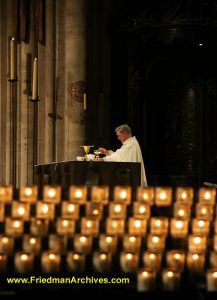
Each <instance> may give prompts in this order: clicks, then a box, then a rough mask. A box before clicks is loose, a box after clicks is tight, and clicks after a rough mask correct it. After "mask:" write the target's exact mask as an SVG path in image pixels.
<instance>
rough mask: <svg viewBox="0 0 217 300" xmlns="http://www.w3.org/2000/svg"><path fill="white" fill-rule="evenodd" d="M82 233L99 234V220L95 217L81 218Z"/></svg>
mask: <svg viewBox="0 0 217 300" xmlns="http://www.w3.org/2000/svg"><path fill="white" fill-rule="evenodd" d="M81 233H82V234H83V235H94V236H96V235H98V233H99V221H98V220H94V219H86V218H82V219H81Z"/></svg>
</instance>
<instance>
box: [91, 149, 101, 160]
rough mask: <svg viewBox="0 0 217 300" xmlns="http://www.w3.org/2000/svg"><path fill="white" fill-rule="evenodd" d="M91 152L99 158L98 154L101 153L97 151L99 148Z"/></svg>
mask: <svg viewBox="0 0 217 300" xmlns="http://www.w3.org/2000/svg"><path fill="white" fill-rule="evenodd" d="M93 152H94V154H95V155H96V158H97V159H98V158H99V155H100V154H101V153H102V152H101V151H99V150H94V151H93Z"/></svg>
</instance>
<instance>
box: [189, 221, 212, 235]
mask: <svg viewBox="0 0 217 300" xmlns="http://www.w3.org/2000/svg"><path fill="white" fill-rule="evenodd" d="M209 228H210V222H209V221H208V220H203V219H193V220H192V233H193V234H200V235H206V236H207V235H208V234H209Z"/></svg>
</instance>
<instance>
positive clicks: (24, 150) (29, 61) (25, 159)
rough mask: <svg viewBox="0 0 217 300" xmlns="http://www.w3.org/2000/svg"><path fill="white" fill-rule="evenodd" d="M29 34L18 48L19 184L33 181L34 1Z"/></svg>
mask: <svg viewBox="0 0 217 300" xmlns="http://www.w3.org/2000/svg"><path fill="white" fill-rule="evenodd" d="M30 5H31V7H30V34H29V41H28V42H27V43H25V42H21V44H20V49H19V68H18V70H19V74H18V76H19V97H18V122H17V126H18V153H17V156H18V159H17V160H18V178H19V182H18V184H19V185H24V184H31V183H32V182H33V146H34V143H33V136H34V110H33V103H32V102H31V101H30V99H31V94H32V69H33V59H34V57H37V48H36V41H35V31H34V27H35V24H34V17H33V16H34V9H35V8H34V1H31V2H30Z"/></svg>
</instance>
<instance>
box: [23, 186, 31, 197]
mask: <svg viewBox="0 0 217 300" xmlns="http://www.w3.org/2000/svg"><path fill="white" fill-rule="evenodd" d="M25 195H26V196H31V195H32V189H31V188H26V189H25Z"/></svg>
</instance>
